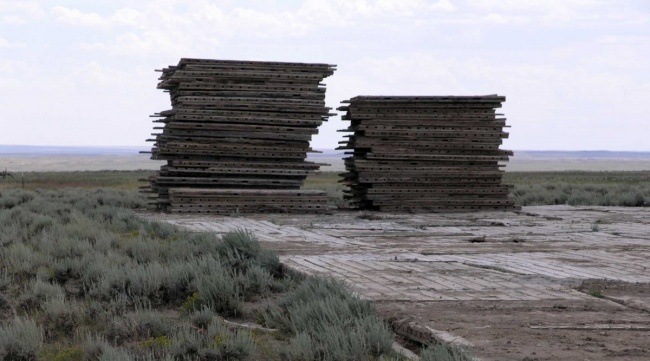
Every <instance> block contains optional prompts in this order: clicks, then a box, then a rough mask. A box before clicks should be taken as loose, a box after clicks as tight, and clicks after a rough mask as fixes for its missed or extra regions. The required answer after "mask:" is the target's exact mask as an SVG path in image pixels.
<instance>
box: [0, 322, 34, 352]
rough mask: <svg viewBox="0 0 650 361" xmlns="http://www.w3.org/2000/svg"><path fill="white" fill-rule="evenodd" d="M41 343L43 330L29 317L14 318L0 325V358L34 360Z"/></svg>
mask: <svg viewBox="0 0 650 361" xmlns="http://www.w3.org/2000/svg"><path fill="white" fill-rule="evenodd" d="M42 345H43V330H42V329H41V328H40V327H39V326H38V325H37V324H36V322H34V321H33V320H31V319H22V318H15V319H13V320H12V321H10V322H7V323H5V324H4V325H1V326H0V359H2V360H15V361H31V360H36V359H37V355H38V353H39V351H40V349H41V346H42Z"/></svg>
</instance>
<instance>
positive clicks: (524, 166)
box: [0, 147, 650, 172]
mask: <svg viewBox="0 0 650 361" xmlns="http://www.w3.org/2000/svg"><path fill="white" fill-rule="evenodd" d="M143 149H145V147H143ZM0 150H1V149H0ZM529 153H531V152H515V155H514V157H511V158H510V161H508V162H506V163H504V164H505V167H504V169H505V170H506V171H507V172H557V171H584V172H603V171H628V172H633V171H650V156H648V154H647V153H642V154H641V156H639V157H631V156H628V157H625V156H626V155H625V154H622V155H615V156H603V155H597V156H596V155H594V156H590V155H589V154H582V153H580V154H577V155H576V154H573V153H571V152H568V153H560V154H555V153H552V152H540V153H541V155H539V154H529ZM544 153H549V154H550V155H544ZM616 156H618V157H616ZM149 157H150V156H149V154H137V152H135V150H134V151H133V154H123V153H117V154H102V153H98V154H77V153H73V154H17V153H4V154H3V153H0V170H4V169H5V168H7V169H8V170H10V171H12V172H57V171H98V170H157V169H160V166H161V165H163V164H165V162H164V161H154V160H150V159H149ZM342 157H343V155H341V154H327V153H325V154H310V155H309V156H308V160H309V161H312V162H316V163H322V164H327V165H326V166H323V167H321V170H322V171H323V172H344V171H345V165H344V163H343V159H342Z"/></svg>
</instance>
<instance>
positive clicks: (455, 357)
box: [420, 343, 474, 361]
mask: <svg viewBox="0 0 650 361" xmlns="http://www.w3.org/2000/svg"><path fill="white" fill-rule="evenodd" d="M420 358H421V360H422V361H472V360H474V358H473V357H472V356H471V355H470V353H469V352H468V351H467V350H465V349H463V348H461V347H459V346H455V345H450V344H446V343H441V344H437V345H435V346H433V347H428V348H426V349H424V350H423V351H422V354H421V355H420Z"/></svg>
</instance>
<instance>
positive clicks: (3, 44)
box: [0, 36, 25, 48]
mask: <svg viewBox="0 0 650 361" xmlns="http://www.w3.org/2000/svg"><path fill="white" fill-rule="evenodd" d="M24 46H25V44H23V43H14V42H10V41H9V40H7V39H5V38H3V37H2V36H0V48H22V47H24Z"/></svg>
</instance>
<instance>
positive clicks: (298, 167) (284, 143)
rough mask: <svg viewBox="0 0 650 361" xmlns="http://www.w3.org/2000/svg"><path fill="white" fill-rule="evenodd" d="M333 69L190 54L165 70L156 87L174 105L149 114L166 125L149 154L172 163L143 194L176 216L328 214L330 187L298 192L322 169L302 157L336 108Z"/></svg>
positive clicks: (311, 65) (168, 163) (163, 168)
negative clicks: (331, 100)
mask: <svg viewBox="0 0 650 361" xmlns="http://www.w3.org/2000/svg"><path fill="white" fill-rule="evenodd" d="M335 70H336V69H335V66H333V65H328V64H306V63H282V62H259V61H232V60H211V59H185V58H184V59H181V60H180V61H179V63H178V65H174V66H169V67H167V68H164V69H162V70H161V72H162V74H161V76H160V79H159V80H160V82H159V83H158V88H160V89H165V90H167V91H168V92H169V96H170V100H171V103H172V109H170V110H165V111H161V112H159V113H156V114H154V115H153V117H154V118H159V119H156V120H154V122H155V123H159V124H162V126H161V127H157V128H156V129H161V130H162V132H161V133H158V134H153V135H154V136H155V138H154V139H151V140H150V141H153V142H155V143H154V146H153V148H152V150H151V157H152V159H161V160H167V165H165V166H162V167H161V170H160V172H159V174H158V175H157V176H154V177H151V178H150V179H149V182H150V186H149V187H147V188H146V189H143V191H144V192H152V193H154V194H157V198H156V199H154V200H152V202H153V203H154V204H156V205H157V206H158V208H160V209H163V210H166V211H171V212H179V213H187V212H190V213H216V214H230V213H233V212H246V213H248V212H273V211H276V212H280V213H284V212H301V213H314V212H323V211H325V210H326V209H327V196H326V194H325V193H323V192H320V193H314V194H307V193H296V191H297V190H298V189H299V188H300V186H301V185H302V183H303V181H304V179H305V178H306V176H307V175H308V174H310V173H312V172H313V171H315V170H317V169H318V168H319V166H320V164H318V163H312V162H306V161H305V158H306V156H307V152H312V149H311V148H310V147H309V141H310V140H311V137H312V135H314V134H317V133H318V130H317V128H318V126H319V125H320V124H322V122H323V121H326V120H327V117H328V116H329V115H332V113H330V111H331V108H328V107H326V106H325V102H324V99H325V87H324V86H323V84H321V81H322V80H323V78H325V77H327V76H329V75H332V74H333V72H334V71H335ZM179 187H184V188H182V189H179ZM187 187H192V188H196V189H197V191H191V190H188V189H187ZM206 188H208V189H207V190H206ZM253 191H255V193H252V192H253ZM260 192H261V193H260Z"/></svg>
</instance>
